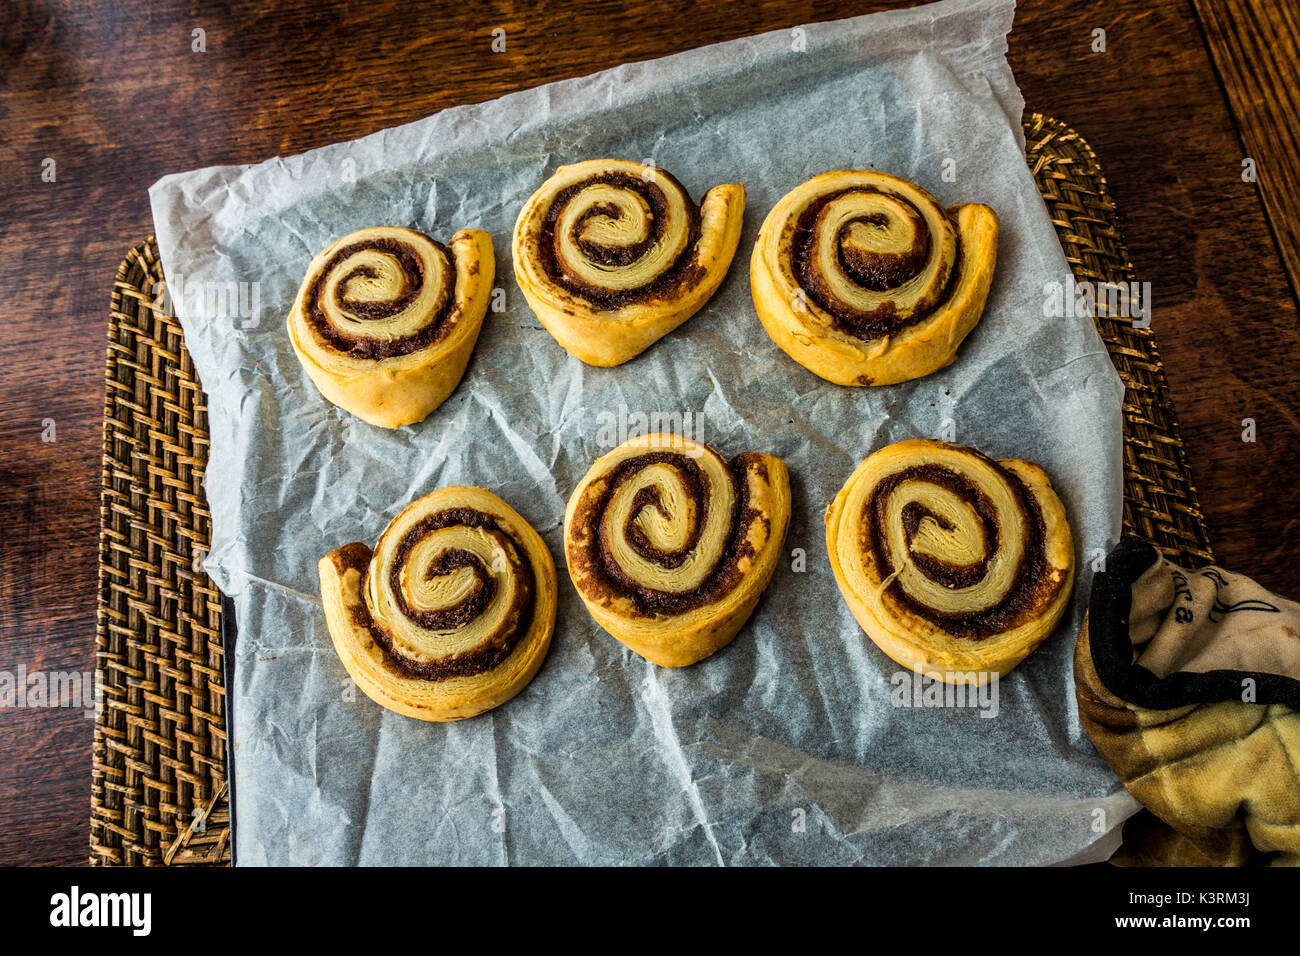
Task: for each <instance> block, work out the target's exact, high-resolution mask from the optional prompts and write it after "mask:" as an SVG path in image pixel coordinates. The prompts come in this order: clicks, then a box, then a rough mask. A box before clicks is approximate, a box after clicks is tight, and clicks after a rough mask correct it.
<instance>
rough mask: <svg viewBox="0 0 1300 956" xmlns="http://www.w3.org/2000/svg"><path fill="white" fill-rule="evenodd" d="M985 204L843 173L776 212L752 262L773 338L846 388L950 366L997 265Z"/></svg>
mask: <svg viewBox="0 0 1300 956" xmlns="http://www.w3.org/2000/svg"><path fill="white" fill-rule="evenodd" d="M997 244H998V217H997V214H996V213H994V211H993V210H992V209H990V208H989V207H988V206H982V205H977V204H965V205H958V206H950V207H948V208H947V209H945V208H944V207H943V206H941V205H940V204H939V202H938V200H936V199H935V198H934V197H933V196H931V195H930V194H929V193H928V192H926V191H925V190H924V189H922V188H920V187H919V186H917V185H915V184H913V183H910V182H908V181H907V180H904V179H899V178H898V177H896V176H890V175H889V174H887V173H880V172H875V171H873V170H835V171H833V172H828V173H822V174H821V175H819V176H814V177H813V178H812V179H810V180H808V181H807V182H805V183H803V184H801V185H799V186H797V187H795V189H793V190H792V191H791V192H789V193H788V194H786V196H785V197H784V198H782V199H781V201H780V202H778V203H777V204H776V206H774V207H773V208H772V211H771V212H770V213H768V215H767V218H766V219H765V220H764V222H763V226H762V228H761V229H760V230H759V234H758V241H757V242H756V243H755V244H754V251H753V254H752V256H751V257H750V266H749V282H750V291H751V293H752V294H753V298H754V308H755V310H756V311H757V312H758V317H759V319H760V320H761V321H762V323H763V327H764V328H765V329H767V332H768V334H769V335H770V336H771V337H772V339H773V341H775V342H776V344H777V345H779V346H781V348H782V349H783V350H784V351H785V352H786V353H787V354H788V355H789V356H790V357H791V358H793V359H794V360H795V361H796V362H798V363H799V364H801V365H803V366H804V367H805V368H807V369H809V370H810V371H812V372H815V373H816V374H817V375H820V376H821V377H822V378H824V379H826V380H827V381H831V382H835V383H836V384H838V385H892V384H895V383H897V382H905V381H908V380H909V379H914V378H919V377H921V376H922V375H928V374H930V373H931V372H933V371H935V370H937V369H940V368H943V367H944V366H945V365H948V364H950V363H951V362H952V361H953V360H954V358H956V355H957V347H958V346H959V345H961V342H962V340H963V339H964V338H966V336H967V335H968V334H969V333H970V331H971V329H973V328H974V327H975V325H976V323H978V322H979V319H980V315H981V314H982V313H983V311H984V303H985V300H986V299H987V298H988V292H989V286H990V284H991V283H992V281H993V268H994V264H995V263H996V261H997Z"/></svg>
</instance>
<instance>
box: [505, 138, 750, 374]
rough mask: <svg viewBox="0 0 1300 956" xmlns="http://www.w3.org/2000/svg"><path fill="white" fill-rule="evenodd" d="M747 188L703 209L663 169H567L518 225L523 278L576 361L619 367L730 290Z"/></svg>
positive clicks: (595, 162)
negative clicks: (725, 284) (724, 286)
mask: <svg viewBox="0 0 1300 956" xmlns="http://www.w3.org/2000/svg"><path fill="white" fill-rule="evenodd" d="M744 208H745V189H744V187H743V186H741V185H738V184H737V185H722V186H715V187H713V188H712V189H710V190H709V191H708V193H706V194H705V197H704V201H703V202H702V203H701V204H700V206H699V207H696V205H695V204H694V203H693V202H692V201H691V197H690V196H689V195H688V194H687V192H686V190H685V188H684V187H683V186H682V184H681V183H679V182H678V181H677V180H676V179H675V178H674V177H673V176H672V175H670V174H669V173H667V172H665V171H664V170H660V169H655V168H654V167H652V166H644V165H642V164H641V163H634V162H629V161H627V160H618V159H591V160H586V161H585V162H581V163H576V164H574V165H572V166H561V167H560V168H559V169H557V170H556V171H555V174H554V175H553V176H551V178H550V179H548V180H547V181H546V182H545V183H543V184H542V185H541V187H540V188H539V189H538V190H537V192H535V193H534V194H533V195H532V197H531V198H530V199H529V200H528V202H527V203H526V204H525V206H524V208H523V209H522V210H521V211H520V213H519V219H518V221H517V222H516V223H515V232H514V240H513V246H512V251H513V254H514V263H515V277H516V279H518V281H519V287H520V289H522V290H523V293H524V297H525V298H526V299H527V300H528V305H529V307H530V308H531V309H532V310H533V312H534V313H535V314H536V315H537V317H538V319H540V320H541V322H542V324H543V325H544V326H545V327H546V329H547V331H549V332H550V333H551V335H552V336H554V337H555V340H556V341H557V342H559V343H560V345H562V346H563V347H564V348H565V349H566V350H567V351H568V352H569V353H570V354H571V355H574V356H576V357H577V358H579V359H581V360H582V361H584V362H586V363H588V364H589V365H603V366H610V365H619V364H622V363H623V362H626V361H628V360H629V359H631V358H634V357H635V356H637V355H639V354H640V353H641V352H642V351H644V350H645V349H646V348H648V347H649V346H650V345H652V344H653V343H654V342H656V341H657V340H658V339H660V338H662V337H663V336H664V335H666V334H668V333H669V332H671V331H672V330H673V329H675V328H677V326H679V325H681V324H682V323H683V322H685V321H686V320H687V319H689V318H690V317H691V316H692V315H694V314H695V313H696V312H697V311H699V309H700V308H701V307H702V306H703V305H704V303H705V302H707V301H708V299H709V297H710V296H712V295H713V293H714V291H715V290H716V289H717V287H718V285H719V284H720V283H721V282H722V279H723V277H724V276H725V275H726V273H727V268H728V266H730V264H731V260H732V257H733V256H734V255H735V252H736V246H737V245H738V244H739V242H740V229H741V225H742V220H743V214H744Z"/></svg>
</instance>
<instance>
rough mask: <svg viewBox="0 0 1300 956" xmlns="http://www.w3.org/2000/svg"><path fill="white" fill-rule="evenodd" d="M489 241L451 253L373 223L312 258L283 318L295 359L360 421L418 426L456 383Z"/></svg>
mask: <svg viewBox="0 0 1300 956" xmlns="http://www.w3.org/2000/svg"><path fill="white" fill-rule="evenodd" d="M494 271H495V262H494V261H493V253H492V238H491V236H489V235H488V234H487V233H486V232H482V231H480V230H477V229H465V230H462V231H460V232H458V233H456V235H454V236H452V238H451V241H450V243H449V244H448V245H447V246H443V245H442V244H440V243H438V242H435V241H434V240H432V239H430V238H429V237H428V236H426V235H424V234H423V233H420V232H416V231H415V230H413V229H401V228H397V227H392V226H379V227H374V228H370V229H362V230H360V231H358V232H354V233H351V234H350V235H347V236H344V237H343V238H342V239H339V240H338V241H337V242H335V243H333V244H332V245H331V246H330V247H329V248H328V249H326V250H324V251H323V252H321V253H320V255H318V256H316V258H315V259H313V260H312V263H311V265H310V266H309V267H308V269H307V275H306V277H305V278H304V279H303V282H302V285H301V287H300V288H299V290H298V297H297V299H296V300H295V302H294V306H293V310H292V311H291V312H290V314H289V320H288V326H289V338H290V341H291V342H292V343H293V347H294V352H295V353H296V354H297V356H298V359H299V361H300V362H301V363H302V366H303V368H304V369H305V370H306V372H307V374H308V376H309V377H310V378H311V380H312V382H313V383H314V384H315V385H316V387H317V389H318V390H319V391H320V393H321V394H322V395H324V396H325V398H326V399H328V400H329V401H330V402H333V403H334V404H335V405H338V406H339V407H340V408H343V409H345V410H347V411H349V412H351V413H352V414H354V415H356V416H357V417H358V418H360V419H362V420H363V421H366V422H369V423H370V424H372V425H379V426H381V427H384V428H399V427H401V426H402V425H409V424H412V423H414V422H418V421H421V420H422V419H424V418H425V417H426V416H427V415H428V414H429V413H430V412H432V411H433V410H434V409H435V408H437V407H438V406H439V405H441V404H442V402H443V401H445V400H446V398H447V396H449V395H450V394H451V393H452V392H453V391H455V389H456V386H457V385H458V384H459V382H460V379H461V376H462V375H464V374H465V366H466V365H467V364H468V362H469V357H470V354H471V353H472V352H473V350H474V343H475V342H476V341H477V340H478V333H479V329H480V328H481V327H482V324H483V317H484V316H485V315H486V313H487V304H488V299H489V297H490V296H491V290H492V281H493V278H494Z"/></svg>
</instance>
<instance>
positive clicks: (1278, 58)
mask: <svg viewBox="0 0 1300 956" xmlns="http://www.w3.org/2000/svg"><path fill="white" fill-rule="evenodd" d="M1196 10H1197V13H1199V14H1200V17H1201V28H1202V30H1203V31H1204V33H1205V42H1206V46H1208V47H1209V49H1210V54H1211V56H1213V58H1214V65H1215V66H1216V67H1217V68H1218V71H1219V76H1220V78H1221V79H1222V80H1223V88H1224V91H1225V92H1226V93H1227V95H1228V103H1229V105H1230V106H1231V107H1232V111H1233V113H1234V114H1235V115H1236V116H1237V126H1238V130H1239V131H1240V133H1241V140H1242V143H1243V145H1244V146H1245V147H1246V152H1247V154H1248V156H1249V157H1250V159H1251V160H1253V161H1254V164H1255V168H1256V170H1259V169H1260V168H1261V167H1262V168H1263V170H1264V172H1265V173H1266V175H1265V176H1264V177H1263V178H1262V179H1260V181H1259V184H1260V195H1261V196H1262V198H1263V200H1264V208H1265V210H1267V212H1268V218H1269V222H1270V223H1271V225H1272V226H1273V233H1274V235H1275V236H1276V238H1277V244H1278V250H1279V252H1280V253H1281V255H1282V262H1283V264H1284V265H1285V266H1286V268H1287V273H1288V276H1289V278H1290V281H1291V285H1292V287H1293V288H1297V287H1300V0H1278V2H1273V3H1259V2H1258V0H1196Z"/></svg>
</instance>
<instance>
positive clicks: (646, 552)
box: [564, 434, 790, 667]
mask: <svg viewBox="0 0 1300 956" xmlns="http://www.w3.org/2000/svg"><path fill="white" fill-rule="evenodd" d="M789 524H790V480H789V476H788V474H787V472H786V467H785V463H784V462H783V461H781V459H779V458H773V457H771V456H770V455H760V454H757V453H754V452H746V453H744V454H740V455H737V456H736V457H735V458H733V459H731V461H729V462H728V461H726V460H725V459H723V458H722V456H720V455H719V454H718V453H717V452H716V451H714V450H713V449H712V448H710V447H709V446H707V445H703V444H700V443H699V442H695V441H691V440H690V439H687V438H681V437H679V436H677V435H663V434H656V435H644V436H641V437H639V438H634V439H632V440H631V441H628V442H626V443H625V444H623V445H621V446H619V447H618V448H616V449H615V450H614V451H612V452H610V453H609V454H608V455H605V456H604V457H603V458H600V459H598V460H597V461H596V463H595V464H594V465H592V467H591V470H590V471H588V472H587V474H586V476H585V477H584V478H583V479H582V481H580V482H579V483H578V487H577V488H575V489H574V492H573V495H572V496H571V497H570V498H569V506H568V509H567V511H566V513H565V516H564V548H565V556H566V557H567V559H568V564H569V576H570V577H571V578H572V579H573V585H574V587H576V588H577V589H578V594H579V595H580V596H581V598H582V601H583V603H584V604H586V606H587V610H588V611H590V612H591V616H592V617H593V618H595V620H596V623H597V624H599V625H600V626H601V627H603V628H604V629H605V630H606V631H608V632H609V633H610V634H611V635H613V636H614V637H615V638H617V639H618V640H619V641H621V642H622V643H623V644H625V645H626V646H627V647H629V648H631V649H632V650H633V651H635V652H636V653H638V654H640V655H641V656H642V657H644V658H646V659H647V660H650V661H652V662H654V663H655V664H659V665H660V666H662V667H684V666H686V665H688V664H694V663H695V662H696V661H699V660H702V659H703V658H705V657H708V656H709V655H710V654H712V653H714V652H715V651H717V650H720V649H721V648H723V647H725V646H726V645H727V644H729V643H730V642H731V640H732V638H734V637H735V636H736V633H737V632H738V631H739V630H740V628H741V627H742V626H743V625H744V623H745V621H747V620H748V619H749V615H750V614H751V613H752V612H753V610H754V606H755V605H756V604H757V603H758V599H759V597H760V596H762V593H763V590H764V589H765V588H766V587H767V583H768V581H770V580H771V578H772V572H773V571H774V570H775V569H776V563H777V561H778V559H779V557H780V553H781V547H782V545H783V543H784V541H785V533H786V530H787V529H788V527H789Z"/></svg>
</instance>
